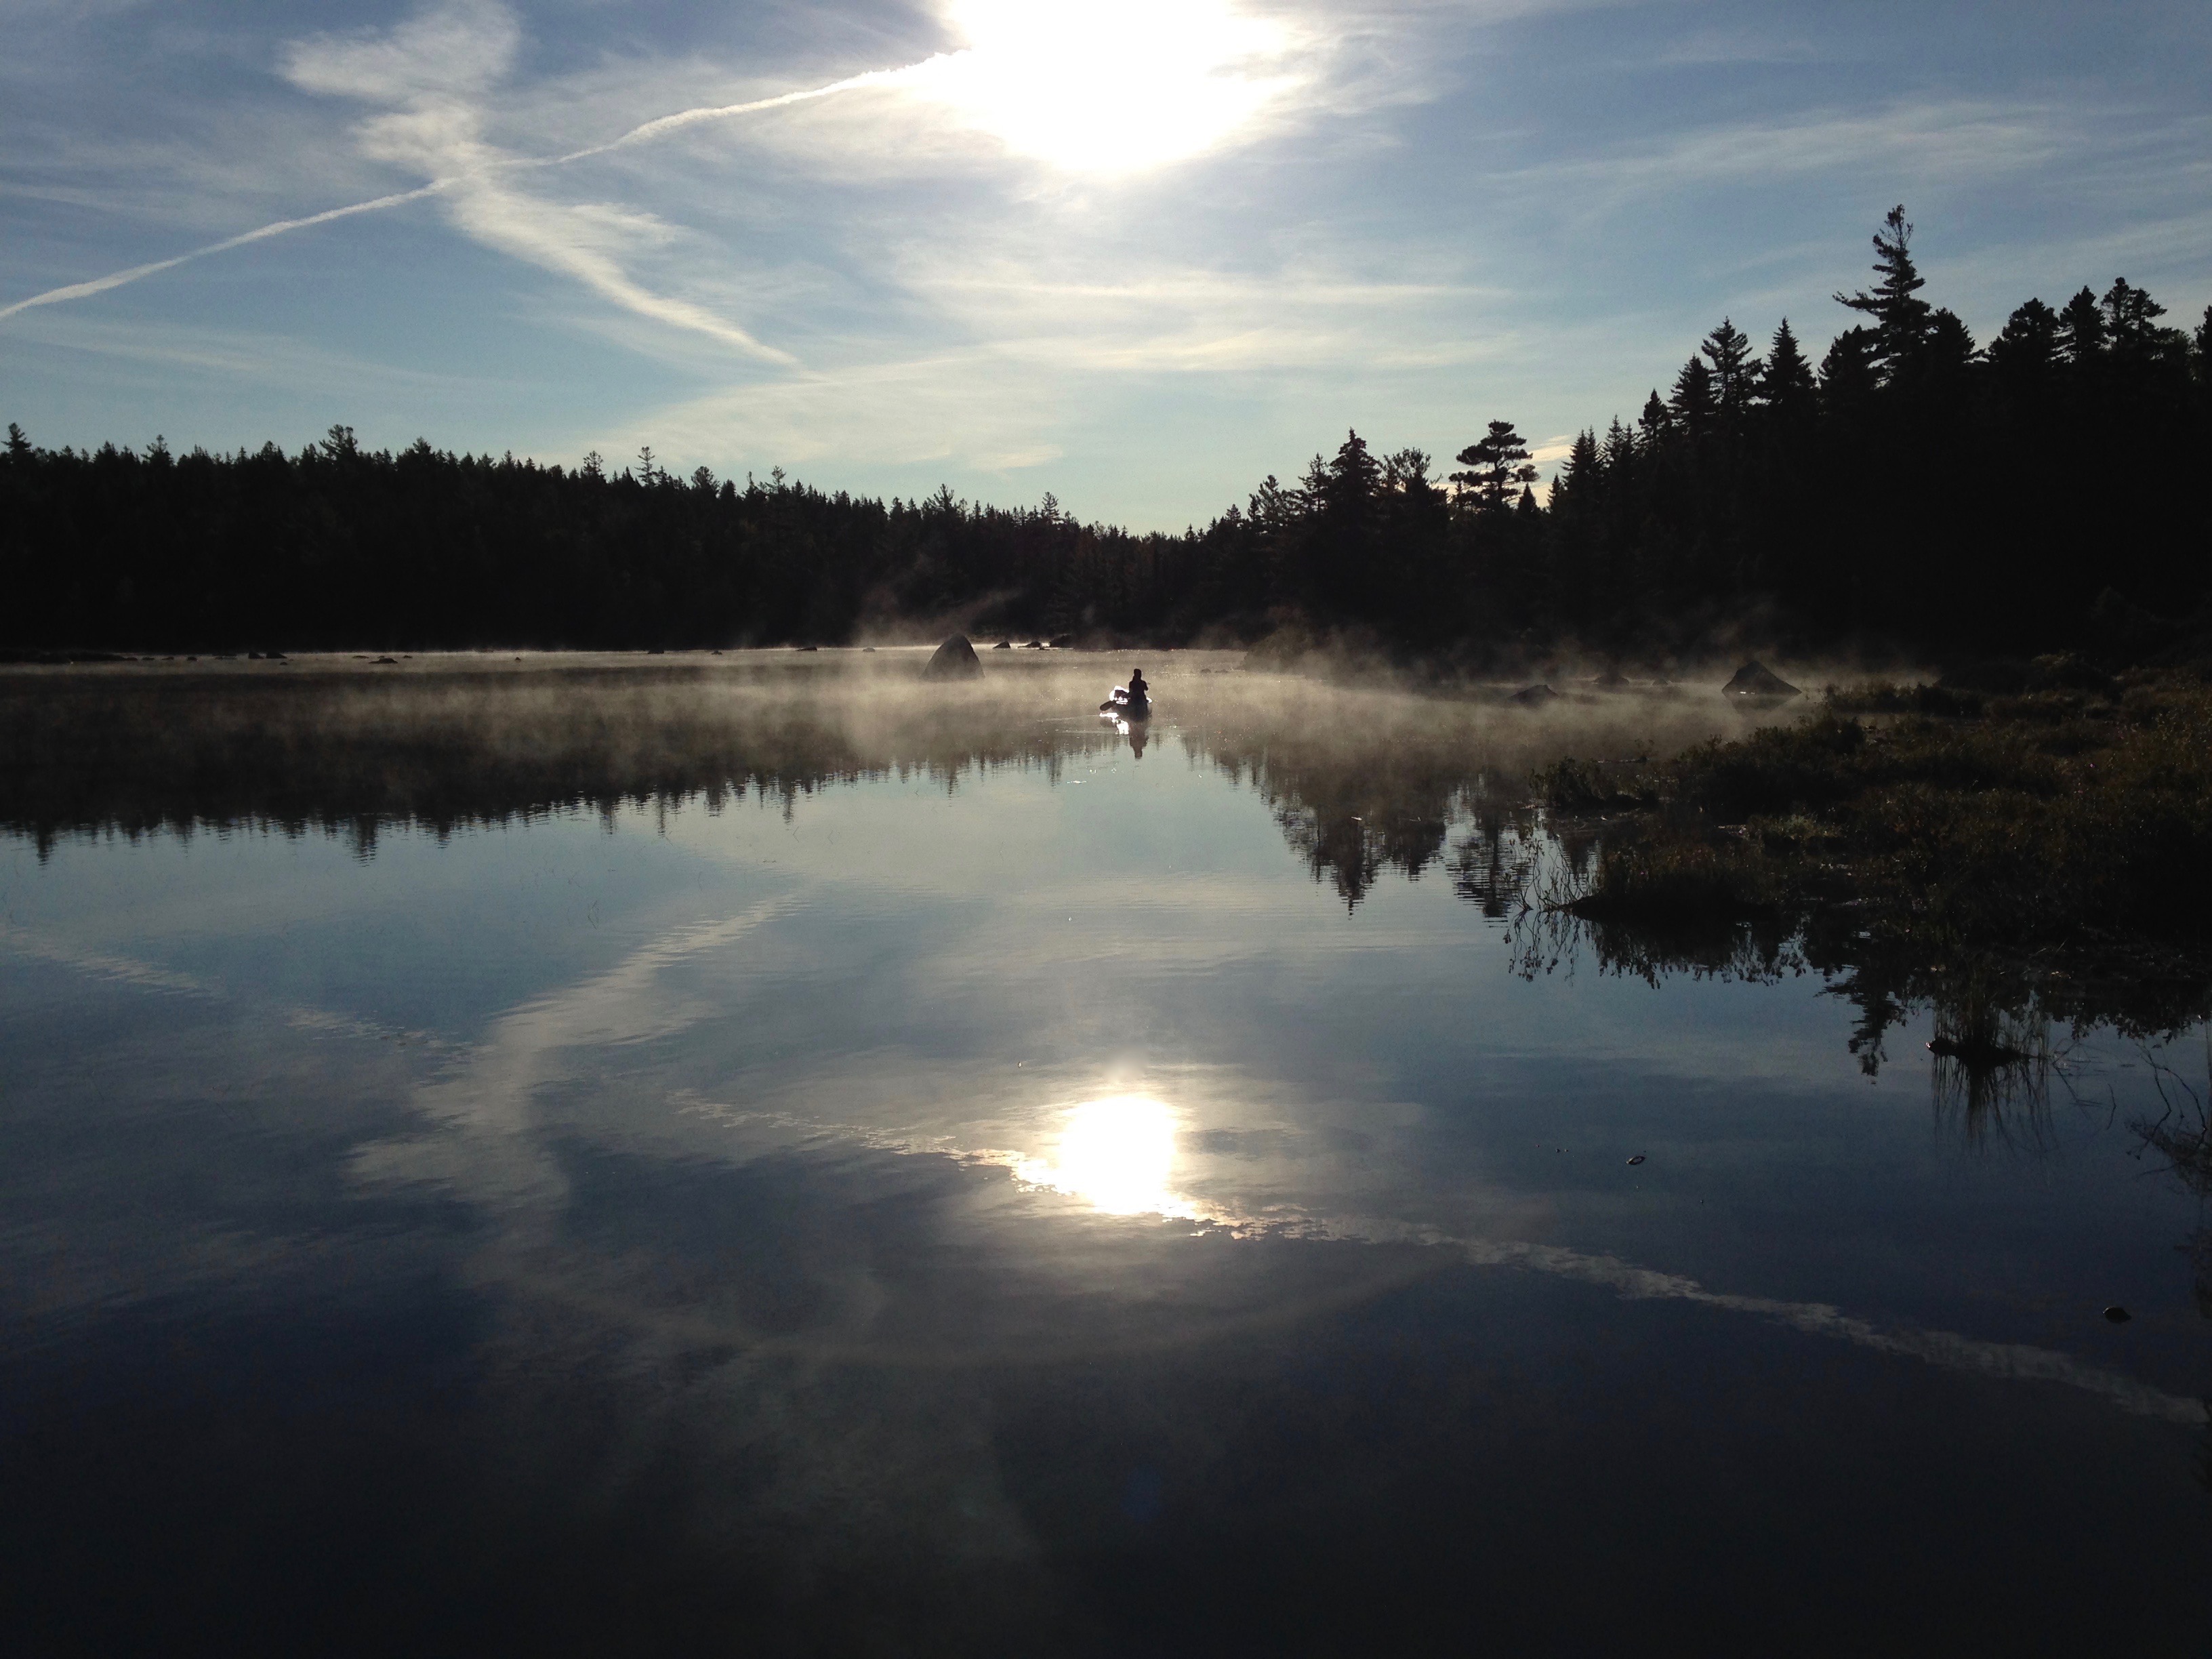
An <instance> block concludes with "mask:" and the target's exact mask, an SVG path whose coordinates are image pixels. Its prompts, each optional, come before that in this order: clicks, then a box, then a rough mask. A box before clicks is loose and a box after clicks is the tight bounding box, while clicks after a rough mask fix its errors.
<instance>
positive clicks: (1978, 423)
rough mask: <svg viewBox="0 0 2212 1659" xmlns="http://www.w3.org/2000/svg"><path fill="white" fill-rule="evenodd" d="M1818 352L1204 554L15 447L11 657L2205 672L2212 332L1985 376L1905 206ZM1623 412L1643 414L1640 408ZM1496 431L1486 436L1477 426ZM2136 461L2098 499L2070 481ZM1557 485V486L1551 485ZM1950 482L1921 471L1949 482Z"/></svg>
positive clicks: (350, 435) (1283, 497)
mask: <svg viewBox="0 0 2212 1659" xmlns="http://www.w3.org/2000/svg"><path fill="white" fill-rule="evenodd" d="M1874 248H1875V259H1874V274H1875V283H1874V285H1873V286H1872V287H1871V288H1870V289H1865V290H1863V291H1857V292H1852V293H1841V292H1839V293H1838V294H1837V295H1836V296H1835V297H1836V299H1837V300H1838V301H1839V302H1840V303H1841V305H1842V306H1843V307H1844V308H1845V309H1846V310H1847V311H1848V312H1849V313H1850V317H1851V319H1852V320H1851V323H1850V326H1848V327H1846V328H1845V329H1844V331H1842V332H1841V333H1839V334H1838V335H1837V336H1836V337H1834V338H1833V339H1832V341H1831V342H1830V343H1829V344H1828V345H1827V346H1826V349H1825V350H1822V349H1820V348H1818V347H1815V346H1811V345H1808V344H1807V343H1801V341H1800V339H1799V337H1798V334H1797V333H1796V331H1795V329H1793V327H1792V325H1790V321H1789V320H1788V319H1780V320H1779V321H1778V323H1777V324H1776V325H1775V326H1774V327H1773V329H1772V331H1771V335H1770V336H1769V337H1768V339H1767V342H1766V343H1765V346H1764V348H1762V349H1755V348H1754V343H1753V339H1752V337H1751V336H1750V335H1748V334H1747V333H1746V332H1745V331H1744V330H1742V329H1741V328H1739V327H1737V326H1736V325H1735V322H1734V321H1733V320H1732V319H1728V318H1723V319H1722V320H1721V322H1720V323H1719V324H1718V325H1717V326H1716V327H1715V328H1713V329H1712V331H1711V332H1710V333H1708V334H1707V335H1706V336H1705V338H1704V339H1703V340H1701V341H1699V343H1698V344H1697V347H1696V349H1694V350H1693V351H1692V353H1691V354H1690V356H1689V357H1688V358H1687V360H1686V362H1684V363H1683V364H1682V366H1681V368H1680V370H1679V372H1677V373H1675V374H1674V375H1673V378H1672V380H1671V383H1670V384H1669V386H1668V390H1667V391H1666V392H1663V393H1662V392H1661V391H1660V390H1659V389H1658V388H1657V387H1656V386H1655V387H1654V388H1653V389H1652V391H1651V392H1650V396H1649V397H1648V398H1646V399H1645V400H1644V404H1643V406H1642V408H1641V410H1640V411H1637V412H1634V413H1633V414H1632V415H1627V416H1626V417H1624V416H1623V415H1619V414H1617V415H1616V416H1614V417H1613V419H1612V420H1611V421H1610V422H1609V423H1608V424H1607V425H1605V427H1604V428H1603V429H1602V431H1601V429H1600V428H1599V426H1598V425H1597V424H1595V423H1593V424H1591V425H1589V426H1587V427H1585V428H1583V430H1582V431H1581V432H1580V433H1579V434H1577V435H1575V436H1574V437H1573V439H1572V440H1571V441H1570V442H1565V443H1564V445H1563V447H1564V450H1565V453H1564V455H1563V456H1562V457H1560V459H1559V465H1557V467H1556V470H1555V476H1553V477H1552V478H1551V479H1550V480H1549V481H1548V483H1547V482H1546V481H1545V480H1544V479H1543V478H1542V477H1541V476H1540V473H1539V469H1538V465H1537V463H1536V460H1535V453H1536V450H1537V449H1539V448H1541V445H1539V446H1535V447H1532V445H1531V444H1530V442H1529V441H1528V440H1527V439H1526V438H1524V437H1523V435H1522V434H1521V433H1520V431H1519V430H1518V429H1516V426H1515V425H1514V423H1513V422H1511V421H1510V420H1504V419H1492V420H1489V421H1488V422H1487V423H1486V424H1485V423H1484V422H1481V421H1480V420H1470V421H1469V422H1468V428H1469V429H1470V430H1474V429H1476V428H1480V435H1477V436H1475V437H1474V439H1473V441H1471V442H1468V443H1467V444H1466V445H1465V447H1462V448H1461V449H1460V450H1459V451H1458V452H1457V453H1456V454H1455V456H1454V458H1453V459H1452V460H1450V461H1449V462H1447V461H1444V460H1443V459H1441V458H1437V457H1431V455H1430V454H1428V453H1425V452H1424V451H1422V450H1420V449H1418V448H1410V447H1407V448H1399V449H1396V450H1385V449H1383V448H1382V447H1376V446H1371V445H1370V443H1369V441H1367V440H1366V439H1364V438H1363V437H1361V436H1360V435H1358V434H1357V433H1349V434H1347V435H1346V437H1345V440H1344V441H1343V442H1342V443H1341V444H1340V446H1338V447H1337V448H1336V449H1335V451H1334V453H1333V454H1316V455H1315V456H1314V457H1313V459H1312V460H1311V462H1310V465H1308V466H1307V467H1306V468H1305V470H1304V472H1303V474H1302V475H1301V476H1299V477H1297V479H1296V480H1295V481H1294V482H1285V481H1284V480H1282V479H1279V478H1277V477H1272V476H1271V477H1267V478H1266V479H1265V480H1263V481H1262V482H1261V483H1260V484H1259V485H1258V487H1257V488H1256V489H1253V490H1252V491H1251V492H1250V493H1249V496H1248V497H1247V499H1246V500H1245V501H1244V502H1243V504H1242V505H1240V506H1231V507H1228V508H1226V509H1225V511H1223V512H1222V513H1219V514H1218V516H1216V517H1215V518H1214V519H1213V520H1212V521H1210V522H1209V523H1207V524H1206V526H1203V527H1202V528H1201V527H1199V526H1195V525H1194V526H1190V527H1188V528H1187V529H1185V530H1183V531H1182V532H1172V533H1171V532H1133V531H1130V530H1127V529H1123V528H1119V527H1116V526H1111V525H1107V524H1103V523H1097V522H1086V521H1083V520H1079V519H1078V518H1076V517H1075V516H1074V515H1073V514H1071V513H1067V512H1066V511H1065V510H1064V509H1063V508H1062V507H1060V503H1059V502H1058V501H1056V500H1054V498H1053V497H1052V496H1051V495H1046V496H1045V497H1044V498H1043V500H1042V501H1041V502H1040V503H1039V504H1038V505H1036V507H1012V508H1008V507H995V506H989V505H986V504H984V503H981V502H970V501H963V500H961V499H959V498H957V496H955V495H954V494H953V493H952V491H951V489H949V488H940V489H939V490H938V491H937V492H936V493H935V494H933V495H928V496H926V497H923V498H921V499H916V500H904V499H901V498H898V497H893V498H892V499H891V500H890V501H882V500H878V499H874V498H871V497H866V496H860V495H851V494H849V493H847V492H844V491H836V492H834V493H829V492H824V491H823V490H821V489H815V488H813V487H811V486H808V485H805V484H803V483H796V482H793V481H791V480H789V479H787V478H786V477H785V476H784V474H783V473H782V471H781V470H777V471H772V472H771V473H770V474H769V477H768V478H766V479H765V480H763V479H760V478H757V477H751V476H750V475H749V476H748V477H746V478H745V479H744V482H743V483H738V481H737V480H734V479H725V478H719V477H716V476H715V475H714V472H713V471H711V470H710V469H708V468H707V467H705V466H699V467H696V468H694V469H693V470H692V471H690V472H689V473H686V474H680V475H679V474H678V473H677V472H674V471H670V470H668V469H667V468H666V467H665V466H664V465H662V464H661V462H660V461H659V459H658V458H656V457H655V456H654V455H653V452H652V451H651V449H650V448H647V449H644V450H641V452H640V453H639V455H638V457H637V459H636V460H635V463H634V464H633V465H628V466H618V465H613V464H610V463H609V462H607V461H605V459H603V458H601V457H600V456H599V455H598V454H596V453H593V454H590V455H586V456H585V457H584V458H583V459H582V460H581V461H580V464H578V465H559V464H552V465H548V464H544V463H541V462H539V461H537V460H534V459H517V458H516V457H515V456H513V454H511V453H510V454H507V455H503V456H493V455H490V454H484V455H473V454H455V453H451V452H448V451H442V450H439V449H436V448H435V447H433V446H432V445H431V444H430V443H429V442H428V441H423V440H418V441H416V442H415V443H414V444H412V445H410V446H409V447H406V448H404V449H403V450H400V451H398V452H397V453H394V452H391V451H386V450H373V449H370V448H368V447H364V446H363V445H362V443H360V442H359V441H357V439H356V435H355V434H354V432H353V431H352V430H351V429H350V428H347V427H344V426H333V427H332V428H330V430H329V431H328V433H327V434H326V435H325V436H323V437H322V438H320V439H318V440H316V441H313V442H310V443H308V444H307V445H305V446H303V447H301V448H300V449H299V450H298V451H297V452H296V453H286V452H285V451H284V450H283V449H282V448H280V447H278V446H276V444H275V443H273V442H271V443H268V444H264V446H263V447H261V448H260V449H258V450H248V449H244V448H240V449H239V450H237V451H236V452H235V453H228V454H219V453H210V452H208V451H207V450H205V449H204V448H192V449H190V450H186V451H182V452H179V451H173V450H172V449H171V448H170V447H169V446H168V444H167V441H165V440H163V439H162V438H160V437H156V438H155V440H154V441H153V442H152V443H151V444H149V445H148V446H147V447H144V448H143V450H134V449H131V448H128V447H118V446H117V445H115V444H113V443H107V444H102V445H100V446H99V447H97V448H89V447H88V448H85V449H76V448H72V447H63V448H60V449H58V450H55V449H47V448H43V447H39V446H38V445H37V444H35V443H33V441H32V439H31V437H30V436H29V435H27V434H26V433H24V432H23V431H22V430H21V428H18V427H15V426H12V425H11V426H10V427H9V432H8V439H7V442H6V446H5V448H4V450H0V582H4V584H5V587H6V590H7V592H8V594H9V600H10V604H9V606H8V608H7V610H6V611H4V612H0V651H5V652H9V653H15V655H17V656H18V657H23V656H32V657H35V656H38V655H41V654H45V655H51V654H54V653H62V654H76V655H85V656H90V655H95V654H97V653H101V652H125V651H128V652H132V653H211V652H217V651H229V652H243V651H248V650H257V651H262V652H269V651H272V650H274V651H285V652H302V651H333V650H342V651H352V650H364V649H366V650H371V651H380V652H386V653H397V652H400V651H415V650H434V649H436V650H459V649H470V648H476V647H499V648H507V649H515V648H538V649H550V648H563V649H668V650H673V649H683V648H695V647H696V648H707V647H735V646H741V645H773V644H786V645H797V646H800V647H805V646H807V645H817V646H819V645H836V644H860V643H866V642H884V643H890V642H894V641H920V640H922V639H929V640H932V641H934V640H935V639H939V638H942V637H943V636H944V635H945V634H946V633H948V632H950V631H952V630H954V629H958V630H961V631H963V632H966V633H968V634H969V635H971V636H975V637H978V638H996V637H1000V636H1006V637H1011V638H1013V639H1017V640H1023V639H1029V638H1033V637H1035V638H1044V639H1053V638H1059V637H1068V638H1072V639H1074V640H1077V641H1080V642H1083V643H1086V644H1091V645H1096V646H1110V647H1122V646H1128V645H1133V644H1136V643H1139V642H1141V643H1143V644H1144V645H1145V646H1146V648H1149V649H1153V650H1158V649H1161V648H1164V647H1171V646H1197V645H1218V646H1225V647H1249V646H1255V645H1264V646H1265V647H1267V648H1268V649H1270V650H1272V651H1273V653H1275V654H1277V655H1278V656H1279V657H1282V658H1285V659H1289V658H1293V657H1297V656H1299V655H1302V654H1312V653H1321V654H1323V655H1327V654H1329V653H1335V654H1336V655H1338V656H1341V657H1350V658H1353V659H1360V660H1363V661H1365V662H1368V663H1370V664H1383V665H1390V666H1392V667H1394V668H1395V669H1397V670H1399V671H1413V672H1414V673H1415V674H1418V675H1425V676H1426V677H1428V678H1435V679H1437V680H1446V681H1448V680H1449V679H1452V678H1481V677H1484V676H1486V675H1507V676H1510V675H1513V674H1517V673H1523V672H1526V671H1529V670H1531V669H1534V668H1536V667H1538V666H1540V665H1541V663H1542V662H1543V661H1544V660H1545V659H1546V658H1547V657H1548V656H1552V655H1554V654H1557V655H1559V656H1563V657H1565V658H1566V659H1571V660H1576V661H1582V662H1588V663H1591V664H1594V665H1597V666H1598V667H1601V668H1604V669H1610V670H1619V671H1626V672H1627V673H1629V674H1630V675H1631V676H1632V677H1642V678H1653V677H1656V676H1658V675H1662V674H1671V675H1676V676H1679V674H1680V671H1681V665H1683V664H1686V663H1691V662H1696V661H1701V660H1709V659H1712V658H1714V657H1717V656H1722V655H1727V656H1732V657H1736V658H1741V656H1742V655H1744V654H1747V653H1757V654H1759V655H1762V656H1765V655H1780V656H1782V657H1784V658H1786V659H1796V660H1803V659H1808V658H1816V657H1825V656H1839V657H1851V658H1854V659H1857V660H1860V661H1863V662H1866V663H1869V664H1870V665H1881V664H1890V665H1903V664H1907V663H1910V664H1915V665H1917V664H1923V663H1929V662H1935V663H1939V664H1941V665H1943V666H1946V667H1950V666H1954V665H1957V664H1959V663H1961V662H1964V661H1966V660H1969V659H1975V658H1980V657H1987V656H1992V655H2007V654H2010V655H2021V656H2031V655H2034V654H2038V653H2052V652H2062V651H2068V650H2073V651H2080V652H2085V653H2089V654H2091V655H2093V656H2095V657H2097V658H2099V659H2100V660H2101V661H2103V662H2104V663H2105V664H2106V665H2107V666H2118V665H2119V664H2121V663H2140V662H2152V661H2159V662H2165V661H2185V660H2200V659H2208V658H2212V562H2208V560H2207V559H2206V556H2205V555H2206V552H2207V550H2208V548H2212V493H2208V492H2207V491H2206V490H2205V489H2204V488H2203V482H2202V476H2201V475H2202V471H2203V456H2204V454H2205V453H2207V450H2208V448H2212V308H2208V310H2207V313H2206V315H2205V317H2204V319H2203V320H2202V322H2200V323H2197V324H2196V325H2194V326H2193V327H2192V328H2183V327H2177V326H2173V325H2170V324H2169V322H2167V321H2166V320H2165V318H2166V313H2165V307H2162V306H2160V304H2159V302H2158V301H2155V300H2154V298H2152V296H2151V295H2149V294H2148V293H2147V292H2145V291H2144V290H2143V289H2140V288H2137V287H2136V286H2135V285H2133V284H2132V283H2129V282H2128V281H2126V280H2125V279H2124V277H2122V278H2114V279H2113V280H2112V281H2111V282H2110V283H2109V284H2108V285H2106V286H2105V287H2103V288H2102V289H2096V288H2093V287H2089V286H2084V287H2082V288H2081V289H2080V290H2079V291H2078V292H2076V293H2075V295H2073V297H2072V298H2071V299H2069V300H2066V301H2064V302H2063V303H2062V304H2059V305H2057V306H2053V305H2051V304H2048V303H2046V302H2045V301H2043V300H2040V299H2030V300H2027V301H2024V302H2023V303H2021V305H2020V306H2019V307H2017V308H2016V309H2015V311H2014V312H2013V313H2011V315H2010V316H2009V317H2008V319H2006V321H2005V322H2004V324H2003V325H2002V328H2001V329H2000V330H1999V331H1997V333H1996V335H1995V337H1992V338H1991V339H1990V340H1989V341H1987V342H1985V343H1984V342H1978V341H1977V340H1976V339H1975V338H1974V337H1973V335H1972V332H1971V331H1969V330H1968V328H1967V326H1966V323H1965V322H1964V321H1963V320H1962V319H1960V317H1959V316H1957V315H1956V314H1955V313H1953V312H1951V311H1949V310H1948V309H1945V308H1944V307H1941V306H1938V305H1936V304H1934V303H1932V302H1931V301H1929V300H1928V299H1926V298H1925V297H1923V293H1922V290H1923V289H1925V288H1926V287H1927V282H1926V279H1925V278H1924V277H1923V276H1922V275H1921V274H1920V270H1919V268H1918V264H1917V252H1916V244H1915V241H1914V229H1913V227H1912V225H1911V223H1910V222H1908V221H1907V219H1906V218H1905V212H1904V210H1903V209H1902V208H1901V207H1900V208H1899V209H1897V210H1895V211H1893V212H1892V213H1891V214H1890V215H1889V216H1887V219H1886V220H1885V221H1884V222H1883V223H1882V225H1881V228H1879V229H1878V230H1877V231H1876V233H1875V237H1874ZM1639 378H1640V376H1639ZM1481 412H1482V413H1483V414H1485V415H1487V414H1489V413H1490V412H1491V411H1489V410H1483V411H1481ZM2113 433H2124V434H2125V435H2126V448H2127V466H2126V471H2125V472H2124V482H2122V483H2118V485H2117V486H2115V487H2108V486H2107V484H2106V474H2107V473H2108V472H2109V471H2111V468H2110V467H2109V466H2108V465H2107V464H2106V463H2105V462H2103V461H2102V460H2100V459H2098V458H2097V455H2096V453H2095V452H2096V447H2097V446H2098V445H2099V444H2100V443H2103V442H2104V441H2105V435H2110V434H2113ZM1546 453H1547V459H1549V452H1546ZM1936 458H1940V464H1939V462H1938V460H1937V459H1936Z"/></svg>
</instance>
